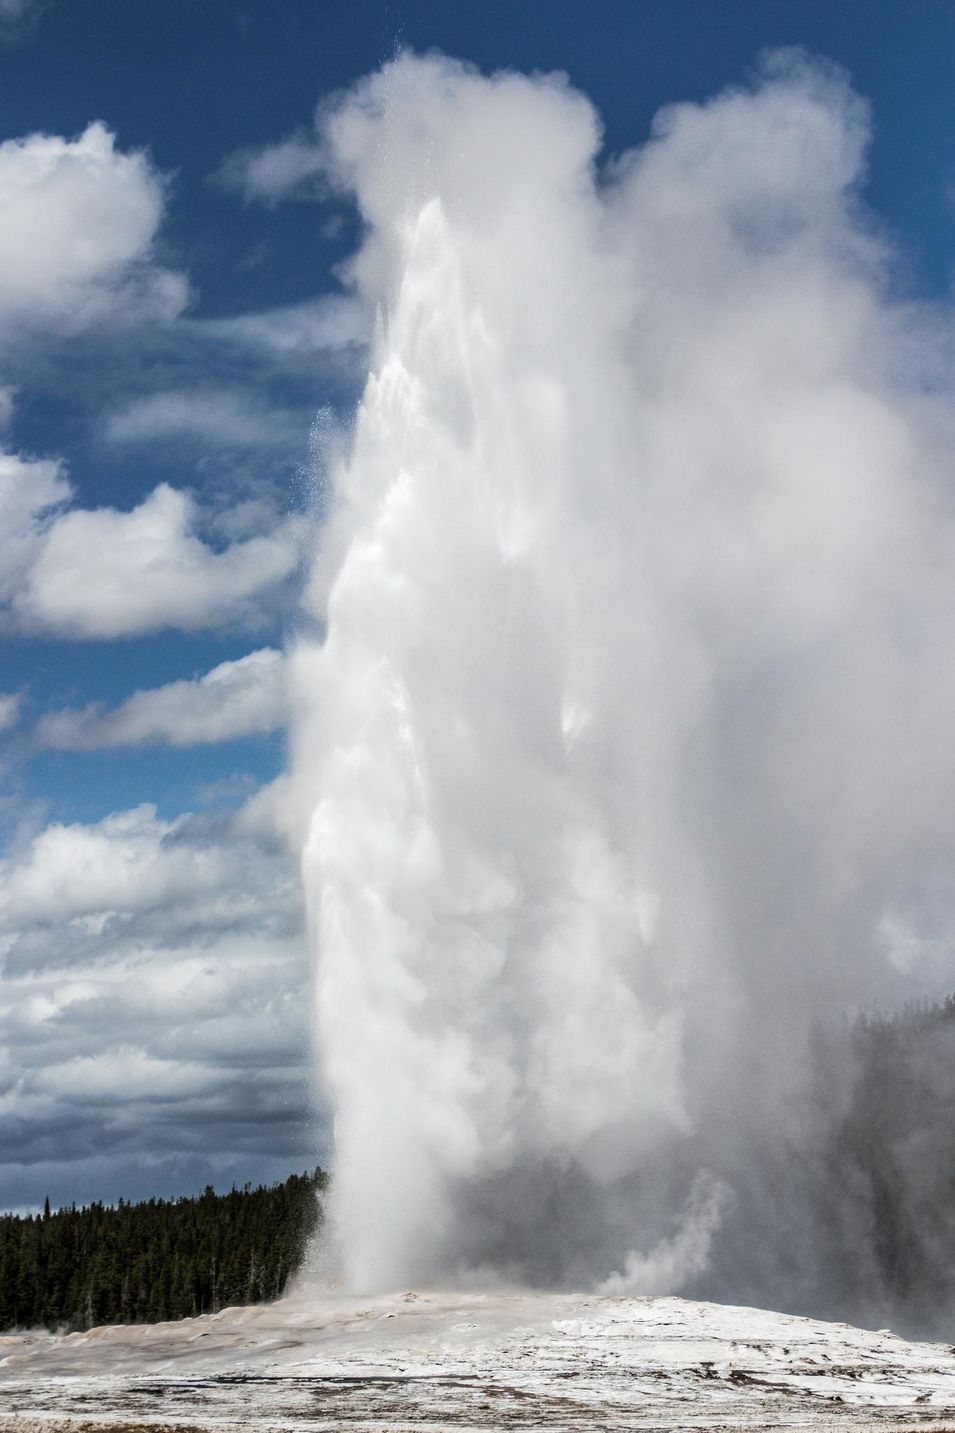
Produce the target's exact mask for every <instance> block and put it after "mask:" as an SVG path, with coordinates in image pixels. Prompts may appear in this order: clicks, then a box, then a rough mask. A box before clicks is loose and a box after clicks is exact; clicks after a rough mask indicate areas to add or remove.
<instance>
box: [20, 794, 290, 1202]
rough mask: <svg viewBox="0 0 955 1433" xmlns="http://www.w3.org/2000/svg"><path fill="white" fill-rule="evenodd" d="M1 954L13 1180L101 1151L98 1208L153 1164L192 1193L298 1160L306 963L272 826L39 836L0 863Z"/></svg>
mask: <svg viewBox="0 0 955 1433" xmlns="http://www.w3.org/2000/svg"><path fill="white" fill-rule="evenodd" d="M0 958H2V959H3V960H4V979H3V982H2V986H0V1050H2V1052H3V1054H2V1058H0V1144H3V1145H5V1146H6V1148H7V1149H8V1150H9V1151H10V1154H11V1155H12V1159H9V1161H8V1163H6V1164H5V1165H4V1167H3V1169H2V1181H3V1187H4V1188H9V1189H10V1190H11V1191H12V1190H13V1189H14V1187H19V1186H18V1185H17V1181H18V1180H20V1181H21V1182H22V1184H23V1187H24V1188H25V1189H27V1190H29V1189H30V1188H31V1179H33V1178H38V1177H42V1178H44V1179H48V1178H49V1177H50V1176H49V1174H48V1173H47V1172H46V1170H45V1164H46V1162H48V1161H53V1162H54V1163H55V1164H56V1165H57V1166H58V1167H59V1170H60V1174H59V1176H58V1177H59V1178H60V1179H61V1180H65V1181H66V1182H67V1183H69V1182H71V1181H72V1179H73V1177H74V1176H73V1174H72V1173H71V1171H73V1170H76V1171H80V1172H81V1173H82V1177H86V1174H87V1171H86V1163H85V1162H86V1161H88V1160H89V1159H90V1158H91V1157H92V1156H93V1154H94V1153H96V1152H99V1154H100V1168H99V1173H98V1184H94V1185H93V1187H92V1192H93V1193H94V1194H98V1196H99V1197H102V1194H103V1193H104V1185H105V1186H106V1188H105V1192H106V1193H107V1194H109V1195H113V1196H115V1195H118V1194H128V1193H129V1192H130V1181H134V1180H135V1179H136V1168H137V1165H138V1164H141V1162H142V1161H144V1160H148V1161H155V1162H156V1164H157V1167H158V1168H160V1169H161V1171H162V1175H161V1177H162V1178H164V1179H165V1178H171V1179H177V1180H180V1181H182V1186H181V1187H182V1188H183V1189H184V1190H185V1189H188V1188H189V1187H190V1186H195V1185H196V1183H197V1180H198V1183H199V1187H201V1183H202V1182H203V1179H205V1178H208V1177H210V1174H212V1173H214V1172H215V1171H217V1170H219V1169H223V1168H224V1169H236V1170H237V1171H238V1172H239V1173H240V1177H241V1178H248V1177H250V1173H251V1171H254V1170H259V1169H262V1170H264V1171H270V1170H272V1169H274V1168H276V1167H278V1169H279V1170H281V1168H282V1161H283V1160H284V1161H285V1162H286V1163H285V1167H286V1168H287V1167H288V1162H289V1161H290V1160H292V1159H295V1160H296V1161H297V1160H298V1159H299V1158H300V1157H301V1156H300V1154H299V1151H301V1150H302V1149H303V1145H304V1131H305V1116H306V1108H305V1104H306V1089H307V1084H308V1065H307V1044H308V1034H307V1029H306V1023H305V1012H306V1010H307V1001H306V1000H305V999H304V991H305V987H306V983H307V972H306V961H305V953H304V947H303V941H302V938H301V933H300V911H299V894H298V886H297V881H296V879H295V875H294V870H293V868H292V863H291V861H290V860H289V858H288V856H287V854H286V852H285V851H284V849H282V848H281V847H279V845H278V844H277V843H276V841H275V839H274V835H273V834H271V833H270V832H269V831H268V830H266V829H264V828H263V829H260V830H258V831H257V832H255V833H252V832H251V831H250V830H249V829H247V828H245V829H241V830H240V829H239V828H238V826H237V825H236V824H235V823H234V822H231V821H229V820H223V821H218V822H210V821H209V820H206V819H200V818H197V817H194V816H191V815H189V814H188V813H186V814H183V815H182V816H180V817H178V818H176V819H174V820H162V819H161V818H160V817H159V816H158V815H157V813H156V811H155V809H154V808H152V807H149V806H142V807H138V808H136V809H134V810H132V811H122V812H115V813H113V814H111V815H110V816H107V817H105V818H104V819H103V820H101V821H98V822H96V823H93V824H90V825H83V824H79V823H77V824H72V825H65V824H62V823H54V824H52V825H50V826H47V827H46V828H45V829H43V830H41V831H39V832H38V833H37V834H36V835H35V836H34V837H33V838H32V839H31V840H29V841H26V842H25V843H24V844H23V846H22V848H21V849H20V850H18V851H17V852H15V853H14V854H12V855H11V856H9V857H8V858H7V859H6V860H5V861H3V862H2V863H0ZM104 1150H108V1151H109V1155H108V1157H106V1158H105V1159H104V1155H103V1151H104ZM310 1153H311V1152H309V1154H308V1155H305V1158H308V1157H309V1155H310ZM263 1161H264V1162H265V1163H264V1164H263V1163H262V1162H263ZM269 1161H272V1163H271V1164H270V1163H269ZM276 1161H278V1165H277V1166H276V1163H275V1162H276ZM114 1162H115V1163H114ZM18 1165H19V1166H21V1168H20V1169H19V1171H18V1168H17V1166H18ZM31 1169H32V1170H38V1169H42V1170H43V1173H42V1175H39V1174H37V1175H31V1173H30V1171H31ZM243 1169H244V1170H245V1173H243V1172H242V1171H243ZM111 1170H112V1171H113V1173H112V1177H111V1174H110V1171H111ZM200 1176H201V1177H200ZM45 1192H46V1191H45V1189H42V1188H41V1189H40V1190H39V1192H38V1194H37V1196H36V1197H37V1198H39V1199H42V1197H43V1194H44V1193H45ZM51 1192H52V1190H51ZM0 1197H2V1196H0ZM9 1197H11V1196H10V1195H8V1196H7V1198H9Z"/></svg>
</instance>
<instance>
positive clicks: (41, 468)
mask: <svg viewBox="0 0 955 1433" xmlns="http://www.w3.org/2000/svg"><path fill="white" fill-rule="evenodd" d="M69 497H70V485H69V483H68V482H67V480H66V477H65V475H64V472H63V469H62V466H61V464H60V463H58V462H55V461H53V460H51V459H30V458H24V457H19V456H17V455H16V454H15V453H4V452H0V607H3V606H7V605H9V603H10V602H11V601H13V599H14V598H15V597H16V595H17V593H18V592H19V591H21V589H22V587H23V584H24V582H25V581H26V580H27V577H28V574H29V572H30V570H31V568H32V567H33V565H34V563H35V562H36V561H37V559H38V558H39V555H40V552H41V550H42V546H43V543H44V541H45V538H46V534H47V533H48V531H49V529H50V526H51V523H52V522H53V521H54V520H55V516H56V513H57V510H58V509H60V508H61V507H62V506H63V504H64V503H66V502H67V501H68V500H69Z"/></svg>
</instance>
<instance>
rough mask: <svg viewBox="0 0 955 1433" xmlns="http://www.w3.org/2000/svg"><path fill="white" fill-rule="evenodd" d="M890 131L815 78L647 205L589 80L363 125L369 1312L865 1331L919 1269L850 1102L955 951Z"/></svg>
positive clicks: (947, 411)
mask: <svg viewBox="0 0 955 1433" xmlns="http://www.w3.org/2000/svg"><path fill="white" fill-rule="evenodd" d="M867 135H868V120H867V112H866V108H865V106H864V104H863V103H862V101H860V100H859V99H858V98H857V97H856V96H855V95H854V94H853V93H852V91H851V89H850V88H849V86H848V84H847V83H846V81H845V79H844V78H843V77H842V76H841V75H840V74H838V73H836V72H834V71H833V70H832V69H830V68H827V67H825V66H822V65H816V64H812V63H809V62H808V61H806V60H805V59H803V58H801V57H800V56H798V55H785V56H777V57H775V58H774V59H773V60H772V61H771V62H769V64H768V65H767V66H766V68H765V69H764V72H763V73H762V75H761V77H760V79H759V80H758V82H757V83H755V84H754V85H753V87H752V88H749V89H740V90H734V91H731V92H728V93H726V94H724V95H721V96H719V97H717V98H716V99H714V100H712V101H711V102H709V103H708V104H705V105H689V104H686V105H677V106H674V107H672V108H670V109H668V110H667V111H665V112H664V113H663V114H661V115H660V116H659V117H658V119H657V122H656V124H655V127H654V132H653V135H652V137H651V139H650V140H649V141H648V142H647V143H646V144H645V145H643V146H642V147H641V148H639V149H636V150H634V151H632V152H630V153H628V154H625V155H623V156H619V157H617V158H615V159H613V160H612V161H610V162H608V163H606V164H604V165H603V167H598V165H597V162H596V155H597V154H598V151H599V146H600V130H599V124H598V120H597V117H596V115H595V113H594V111H593V109H592V107H591V106H590V105H589V103H588V102H587V101H586V99H584V98H583V97H582V96H581V95H579V94H577V93H575V92H574V91H573V90H572V89H571V88H570V87H569V85H568V84H567V83H566V82H565V81H564V80H562V79H560V78H559V77H558V78H540V77H535V78H528V77H525V76H520V75H514V74H503V75H497V76H493V77H491V78H486V77H483V76H481V75H479V74H478V73H476V72H475V71H473V70H471V69H469V68H467V67H465V66H462V65H459V64H455V63H452V62H450V61H447V60H444V59H442V58H439V57H432V58H428V59H420V58H416V57H414V56H403V57H401V58H400V59H398V60H397V61H396V62H395V63H393V64H391V65H388V66H387V67H386V68H385V69H384V70H383V71H382V72H381V73H380V74H377V75H374V76H372V77H371V78H370V79H368V80H366V81H364V82H363V83H362V84H360V85H359V86H357V87H356V88H355V89H354V90H352V91H350V92H349V93H347V94H346V95H344V96H343V97H342V98H340V100H339V101H338V102H337V103H336V104H334V105H332V106H331V107H330V108H328V109H327V110H326V111H325V112H324V113H323V118H322V120H321V133H320V143H321V146H322V153H323V162H324V165H325V170H326V174H327V176H328V177H329V179H330V180H331V181H332V182H333V183H336V184H337V185H339V186H340V187H341V188H343V189H345V190H348V191H350V192H352V193H353V194H354V195H355V198H356V200H357V204H358V206H359V209H360V212H361V214H362V217H363V219H364V220H365V223H366V226H367V227H366V235H365V239H364V242H363V244H362V247H361V249H360V251H359V252H358V254H357V255H356V256H355V258H354V260H353V261H352V264H351V269H350V276H351V279H352V281H353V282H354V284H355V285H356V286H357V288H358V290H359V291H360V293H361V294H362V295H363V297H364V298H365V300H366V301H367V303H368V304H369V305H371V306H375V307H377V309H378V310H379V313H380V320H379V324H378V332H377V338H376V341H375V345H374V352H373V356H372V363H371V374H370V376H369V379H368V382H367V387H366V389H365V393H364V397H363V399H362V402H361V405H360V408H359V411H358V414H357V417H356V422H355V428H354V434H353V439H352V443H351V448H350V453H349V455H348V457H347V459H345V460H343V461H342V462H341V463H340V465H339V467H338V470H337V471H336V472H335V473H334V475H333V484H332V489H333V497H332V510H331V515H330V518H329V521H328V523H327V525H326V527H325V529H324V530H323V532H322V535H321V551H320V552H319V554H318V556H317V559H316V562H315V567H314V572H313V574H312V578H311V581H310V585H309V589H308V594H307V605H308V606H309V608H310V610H311V612H312V613H313V614H314V616H315V617H316V618H317V619H318V620H319V622H320V623H321V624H322V628H323V636H322V639H321V640H318V639H316V640H314V641H310V640H303V641H302V642H301V643H300V644H299V646H298V648H297V651H296V652H295V654H294V674H295V690H296V701H297V717H296V723H295V734H294V765H293V783H292V784H293V788H294V793H295V797H294V799H295V801H296V803H297V820H298V830H299V835H300V840H301V847H302V852H303V870H304V879H305V889H306V896H307V902H308V912H309V920H310V926H311V930H312V935H313V939H314V943H315V947H316V951H317V959H318V967H317V984H316V991H317V996H316V998H317V1019H318V1048H319V1052H320V1056H321V1060H322V1062H323V1075H324V1079H325V1081H326V1084H327V1088H328V1092H329V1095H330V1098H331V1101H332V1104H333V1107H334V1111H335V1138H336V1163H335V1179H334V1185H333V1195H332V1206H331V1214H332V1220H333V1224H334V1228H335V1231H336V1237H337V1241H338V1244H339V1246H340V1254H341V1260H342V1266H343V1274H344V1279H345V1281H346V1285H347V1286H348V1287H351V1288H355V1289H393V1288H401V1287H409V1286H411V1285H413V1284H417V1285H419V1286H420V1285H421V1284H428V1283H432V1284H434V1283H439V1284H440V1283H448V1282H455V1281H469V1282H472V1283H473V1282H475V1281H479V1280H483V1281H487V1280H495V1279H496V1280H504V1281H508V1280H510V1281H527V1282H531V1283H538V1284H546V1285H550V1286H570V1285H577V1286H582V1287H588V1288H600V1287H605V1288H607V1289H610V1290H613V1291H618V1292H622V1291H634V1292H672V1291H675V1290H678V1289H684V1290H685V1291H688V1292H693V1293H697V1294H701V1293H702V1294H710V1295H712V1294H716V1295H719V1296H724V1297H725V1296H729V1297H732V1298H734V1299H737V1300H748V1301H752V1302H758V1301H762V1302H767V1303H770V1304H774V1305H777V1306H779V1305H782V1306H788V1307H793V1306H800V1305H801V1306H805V1305H806V1304H807V1302H808V1303H814V1304H815V1307H816V1308H817V1309H818V1310H820V1311H822V1308H824V1306H825V1302H826V1291H827V1289H828V1288H829V1285H830V1282H831V1272H830V1271H831V1251H832V1242H831V1241H832V1239H835V1238H838V1240H839V1241H841V1242H840V1247H841V1248H842V1250H843V1253H844V1254H845V1257H848V1258H858V1260H859V1261H863V1260H865V1259H866V1258H868V1255H869V1253H870V1252H871V1250H870V1243H871V1229H870V1228H869V1226H868V1225H867V1223H866V1219H865V1218H864V1217H861V1216H860V1218H859V1219H857V1220H855V1221H853V1220H845V1219H840V1208H841V1205H840V1208H837V1207H836V1206H837V1205H839V1201H840V1200H842V1199H843V1198H845V1199H846V1200H850V1199H857V1198H858V1197H859V1192H858V1191H852V1190H842V1191H834V1190H833V1189H832V1188H831V1187H830V1186H829V1185H827V1184H826V1171H825V1160H824V1159H823V1158H822V1155H821V1153H820V1151H821V1150H822V1147H823V1144H824V1141H825V1136H826V1132H827V1131H828V1129H829V1128H830V1126H831V1123H832V1120H833V1118H834V1117H835V1115H834V1112H836V1113H837V1111H838V1106H839V1101H840V1099H841V1098H842V1093H843V1092H844V1090H845V1088H846V1083H845V1081H846V1079H847V1078H848V1076H847V1074H846V1072H845V1070H844V1069H843V1068H842V1066H841V1065H840V1064H839V1063H838V1061H837V1062H835V1063H831V1064H830V1065H829V1066H828V1067H827V1068H826V1077H825V1082H824V1083H825V1089H824V1091H823V1094H822V1096H821V1095H820V1089H819V1085H818V1082H816V1083H815V1084H814V1082H813V1078H812V1076H813V1075H815V1074H818V1072H819V1070H820V1068H821V1062H822V1061H823V1055H821V1054H820V1050H822V1049H823V1047H824V1046H825V1027H826V1022H827V1020H828V1019H829V1017H830V1016H831V1014H832V1013H833V1012H838V1013H840V1014H841V1012H843V1011H845V1010H847V1009H849V1010H851V1009H852V1008H854V1007H857V1006H858V1005H859V1004H860V1003H863V1002H867V1001H872V1000H874V999H878V998H880V997H881V996H882V995H884V994H885V993H886V992H891V991H892V990H893V988H895V985H897V984H898V981H899V978H900V971H902V970H903V967H904V963H905V961H906V960H910V959H911V952H912V950H913V942H914V943H915V944H917V942H918V941H919V940H921V939H923V938H925V937H927V936H930V935H931V934H933V931H934V929H935V928H936V927H940V926H941V923H942V922H943V921H946V920H948V918H949V915H950V912H951V908H952V900H951V896H952V891H951V883H950V879H949V877H948V876H947V874H946V873H947V871H949V870H950V869H951V859H952V854H953V852H952V845H953V829H952V823H951V821H950V811H951V809H952V798H953V794H955V792H953V785H955V783H953V774H955V760H953V755H952V749H951V741H950V735H949V727H950V717H949V713H950V712H951V710H952V687H953V684H955V675H953V674H955V624H953V623H952V621H951V617H950V614H951V612H952V611H953V610H955V608H953V599H955V564H953V563H952V561H951V557H950V555H951V552H952V536H953V526H952V524H953V517H952V500H951V486H950V478H949V466H950V462H949V457H948V453H949V451H950V448H949V443H950V438H951V436H952V435H951V428H952V418H951V411H952V410H951V407H950V392H951V388H952V371H951V364H950V361H949V358H948V355H947V353H946V352H945V351H944V347H943V344H942V342H941V339H940V337H939V334H938V331H937V330H936V328H935V327H934V325H933V321H932V320H931V318H930V317H926V315H925V313H924V312H922V313H921V314H920V313H918V312H916V311H915V309H914V307H913V306H910V305H906V304H905V303H902V302H900V301H898V300H896V299H894V298H893V297H892V293H891V290H890V287H889V284H888V281H887V277H886V275H887V273H888V270H889V266H890V263H891V258H892V255H891V252H890V250H889V248H888V246H887V244H886V243H884V242H883V241H881V240H880V238H879V237H878V235H877V233H876V230H875V226H874V225H873V223H872V221H871V219H870V218H869V217H868V216H866V215H865V213H864V211H863V210H862V207H861V204H860V200H859V195H858V189H859V184H860V180H861V177H862V174H863V166H864V154H865V148H866V142H867ZM927 922H928V923H929V924H927ZM932 922H934V923H935V925H934V926H932V925H931V923H932ZM814 1042H815V1043H814ZM820 1042H822V1044H820ZM825 1048H826V1049H828V1048H829V1047H825ZM826 1058H830V1059H831V1051H830V1054H829V1055H828V1056H826ZM821 1186H822V1188H820V1187H821ZM823 1207H825V1208H826V1209H827V1210H828V1215H827V1218H828V1220H829V1223H828V1225H827V1226H826V1227H823V1225H822V1224H821V1222H820V1218H821V1216H820V1209H821V1208H823ZM827 1240H829V1243H827ZM847 1241H848V1243H847ZM853 1241H855V1243H853Z"/></svg>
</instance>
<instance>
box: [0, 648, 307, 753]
mask: <svg viewBox="0 0 955 1433" xmlns="http://www.w3.org/2000/svg"><path fill="white" fill-rule="evenodd" d="M2 700H3V699H2V698H0V725H2V711H3V708H2ZM8 700H9V699H8ZM286 714H287V698H286V693H285V669H284V659H283V656H282V653H281V652H277V651H274V650H273V649H272V648H269V647H265V648H263V649H261V650H260V651H257V652H250V653H249V654H248V656H246V657H240V658H239V659H238V661H234V662H221V663H220V664H219V666H217V667H213V669H212V671H210V672H206V673H205V674H204V675H203V676H201V677H197V678H194V679H193V680H191V681H179V682H171V683H169V684H168V685H167V686H164V687H154V688H152V689H151V690H149V691H140V692H134V693H133V695H132V696H131V697H128V698H127V699H126V701H124V702H123V703H122V704H121V705H120V706H118V707H116V708H115V709H114V710H113V711H104V710H103V709H102V707H98V706H87V707H83V708H81V709H79V710H77V711H58V712H51V713H49V714H48V715H47V716H45V717H44V718H43V719H42V721H41V722H40V723H39V726H38V728H37V736H38V738H39V740H40V741H41V742H42V743H43V744H44V745H45V746H50V747H56V748H58V749H59V750H61V751H92V750H95V749H96V748H98V747H109V746H146V745H150V744H152V743H157V742H164V743H166V744H168V745H170V746H194V745H196V744H198V743H201V742H213V741H228V740H229V739H230V738H233V737H239V736H252V735H255V734H258V733H262V732H269V731H274V730H276V728H278V727H280V726H282V725H283V723H284V721H285V718H286Z"/></svg>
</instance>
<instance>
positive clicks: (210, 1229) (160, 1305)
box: [0, 1169, 326, 1330]
mask: <svg viewBox="0 0 955 1433" xmlns="http://www.w3.org/2000/svg"><path fill="white" fill-rule="evenodd" d="M325 1182H326V1177H325V1175H324V1173H323V1172H322V1171H321V1170H318V1169H316V1170H314V1171H313V1172H312V1173H305V1174H293V1175H291V1176H290V1177H289V1178H288V1179H286V1180H285V1182H284V1183H282V1184H276V1185H273V1186H271V1187H269V1188H266V1187H264V1186H259V1187H258V1188H255V1189H252V1188H250V1187H249V1186H248V1185H246V1186H245V1187H244V1188H243V1189H233V1190H232V1191H231V1193H229V1194H216V1193H215V1191H214V1190H213V1189H212V1188H211V1186H210V1187H207V1188H206V1190H205V1192H204V1193H203V1194H201V1195H198V1196H197V1197H195V1198H187V1199H149V1200H145V1201H144V1202H142V1203H138V1204H130V1203H127V1202H125V1201H124V1200H120V1201H119V1204H118V1205H116V1206H115V1207H112V1206H110V1205H104V1204H90V1205H88V1206H86V1207H85V1208H82V1209H77V1208H76V1206H75V1205H71V1206H70V1207H69V1208H66V1209H58V1210H56V1211H55V1212H51V1211H50V1206H49V1201H48V1200H47V1202H46V1204H45V1206H44V1210H43V1213H42V1214H34V1215H15V1214H5V1215H2V1216H0V1328H2V1329H12V1328H48V1329H66V1330H75V1329H87V1328H92V1327H93V1326H94V1325H96V1324H104V1323H155V1322H159V1321H161V1320H163V1319H179V1318H188V1317H190V1316H193V1315H196V1314H205V1313H215V1312H216V1311H217V1310H218V1309H221V1308H225V1307H227V1306H228V1305H235V1304H251V1303H257V1302H259V1301H261V1300H266V1299H275V1298H278V1297H279V1295H280V1294H281V1293H282V1292H283V1290H284V1289H285V1286H286V1284H287V1283H288V1280H289V1277H290V1275H292V1274H293V1273H294V1272H295V1271H296V1270H297V1269H298V1267H299V1265H300V1263H301V1261H302V1256H303V1254H304V1251H305V1247H306V1244H307V1243H308V1240H309V1238H310V1236H311V1235H312V1234H313V1233H314V1231H315V1229H316V1228H317V1226H318V1222H319V1219H320V1203H319V1195H320V1193H321V1191H322V1190H323V1188H324V1186H325Z"/></svg>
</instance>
